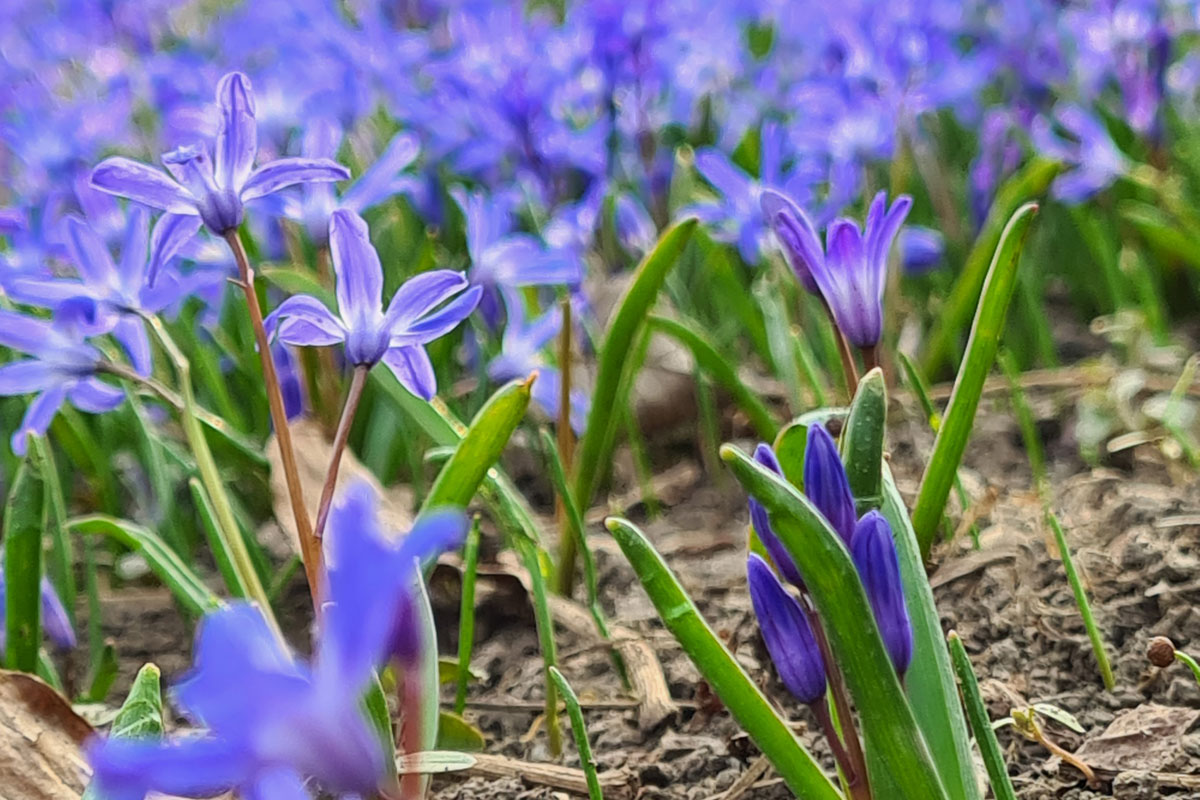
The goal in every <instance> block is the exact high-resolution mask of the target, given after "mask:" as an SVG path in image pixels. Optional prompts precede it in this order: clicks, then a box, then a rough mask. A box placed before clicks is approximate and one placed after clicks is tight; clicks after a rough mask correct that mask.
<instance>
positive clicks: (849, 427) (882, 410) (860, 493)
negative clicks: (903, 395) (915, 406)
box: [841, 367, 887, 515]
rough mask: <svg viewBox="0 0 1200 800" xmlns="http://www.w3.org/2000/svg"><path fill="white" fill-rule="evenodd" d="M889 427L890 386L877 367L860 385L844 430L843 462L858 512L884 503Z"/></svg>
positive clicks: (842, 444) (863, 512) (864, 511)
mask: <svg viewBox="0 0 1200 800" xmlns="http://www.w3.org/2000/svg"><path fill="white" fill-rule="evenodd" d="M886 426H887V386H886V384H885V383H884V380H883V370H881V369H879V368H878V367H876V368H875V369H873V370H871V371H870V372H868V373H867V374H866V375H864V376H863V378H862V380H860V381H859V382H858V392H856V393H855V395H854V402H852V403H851V404H850V413H849V415H847V417H846V427H845V429H844V430H843V431H842V442H841V450H842V460H843V461H844V462H846V477H847V478H848V479H849V480H850V492H851V494H853V495H854V502H855V505H856V506H857V507H858V513H859V514H860V515H861V514H865V513H866V512H868V511H870V510H871V509H873V508H879V506H880V504H881V503H882V502H883V472H882V470H883V439H884V434H885V432H886V430H885V429H886Z"/></svg>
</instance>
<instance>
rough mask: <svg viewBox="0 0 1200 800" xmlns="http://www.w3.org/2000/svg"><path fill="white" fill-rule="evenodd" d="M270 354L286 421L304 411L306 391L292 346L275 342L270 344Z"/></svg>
mask: <svg viewBox="0 0 1200 800" xmlns="http://www.w3.org/2000/svg"><path fill="white" fill-rule="evenodd" d="M271 356H272V358H274V359H275V372H276V374H277V375H278V376H279V391H280V393H281V394H282V395H283V411H284V413H285V414H286V415H287V418H288V421H291V420H293V419H295V418H296V417H298V416H300V415H301V414H302V413H304V407H305V405H306V402H307V401H306V392H305V391H304V381H303V380H302V378H301V375H300V371H299V369H297V365H296V356H295V354H294V353H292V348H290V347H288V346H287V345H285V344H280V343H279V342H276V343H275V344H273V345H271Z"/></svg>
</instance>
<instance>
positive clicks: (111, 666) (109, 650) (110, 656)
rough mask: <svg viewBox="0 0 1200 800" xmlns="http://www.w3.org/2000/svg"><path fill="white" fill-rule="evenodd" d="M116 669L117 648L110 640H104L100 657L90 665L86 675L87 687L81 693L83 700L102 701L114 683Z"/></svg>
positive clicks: (90, 701)
mask: <svg viewBox="0 0 1200 800" xmlns="http://www.w3.org/2000/svg"><path fill="white" fill-rule="evenodd" d="M117 671H118V664H117V649H116V648H115V647H114V646H113V643H112V642H105V643H104V647H103V648H102V649H101V651H100V658H99V659H98V660H97V661H96V663H95V664H93V665H92V668H91V672H90V673H89V675H88V680H87V684H88V689H87V691H86V692H85V693H84V695H83V700H84V702H87V703H103V702H104V700H105V698H107V697H108V693H109V691H110V690H111V689H112V686H113V684H114V683H116V680H117Z"/></svg>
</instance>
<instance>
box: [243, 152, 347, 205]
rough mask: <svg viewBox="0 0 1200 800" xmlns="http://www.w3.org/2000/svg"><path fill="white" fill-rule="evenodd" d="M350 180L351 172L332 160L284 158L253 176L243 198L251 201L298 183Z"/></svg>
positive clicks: (248, 182) (262, 168) (262, 167)
mask: <svg viewBox="0 0 1200 800" xmlns="http://www.w3.org/2000/svg"><path fill="white" fill-rule="evenodd" d="M349 177H350V171H349V170H348V169H346V168H345V167H343V166H342V165H341V164H338V163H337V162H335V161H331V160H330V159H328V158H280V159H276V160H275V161H272V162H270V163H269V164H263V165H262V166H261V167H259V168H258V169H256V170H254V172H252V173H250V177H249V178H247V179H246V182H245V184H243V185H242V188H241V191H240V192H239V196H240V197H241V199H242V201H243V202H248V201H250V200H254V199H255V198H258V197H263V196H265V195H268V194H271V193H272V192H277V191H279V190H280V189H283V188H284V187H287V186H292V185H294V184H297V183H310V182H314V181H344V180H345V179H346V178H349Z"/></svg>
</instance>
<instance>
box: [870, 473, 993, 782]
mask: <svg viewBox="0 0 1200 800" xmlns="http://www.w3.org/2000/svg"><path fill="white" fill-rule="evenodd" d="M880 512H881V513H882V514H883V516H884V517H886V518H887V521H888V524H890V525H891V526H892V533H893V535H894V536H895V540H896V555H897V557H898V559H899V561H900V579H901V580H902V581H903V583H904V599H905V603H906V605H907V606H908V616H909V619H910V620H911V621H912V627H913V660H912V665H911V666H910V667H909V668H908V673H907V675H905V679H904V684H905V689H906V690H907V692H908V700H909V703H910V704H911V705H912V709H913V714H915V715H916V718H917V724H918V725H920V726H921V732H922V733H923V734H924V735H925V741H926V742H928V744H929V750H930V752H931V753H932V754H933V759H934V764H935V766H936V767H937V769H938V772H939V773H940V774H941V776H942V783H943V784H944V785H945V787H946V791H947V792H948V793H949V795H950V797H951V798H953V800H978V798H979V791H978V788H977V787H976V784H975V769H974V765H973V762H972V760H971V747H970V743H969V741H968V735H967V723H966V720H965V719H964V718H963V713H962V706H961V705H960V704H959V702H958V692H957V690H956V689H955V685H954V672H953V668H952V667H951V665H950V657H949V655H948V654H947V652H946V645H945V640H944V639H943V637H942V622H941V617H940V616H939V615H938V610H937V605H936V604H935V603H934V599H933V590H932V589H931V588H930V586H929V578H928V577H926V574H925V563H924V562H923V561H922V559H921V551H920V548H919V547H918V546H917V537H916V535H915V534H914V533H913V529H912V525H911V523H909V521H908V513H907V511H906V510H905V508H904V500H903V498H901V497H900V492H899V490H898V489H897V488H896V483H895V481H893V480H892V473H891V470H889V469H888V468H887V467H886V466H885V467H884V469H883V506H882V507H881V508H880Z"/></svg>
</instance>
